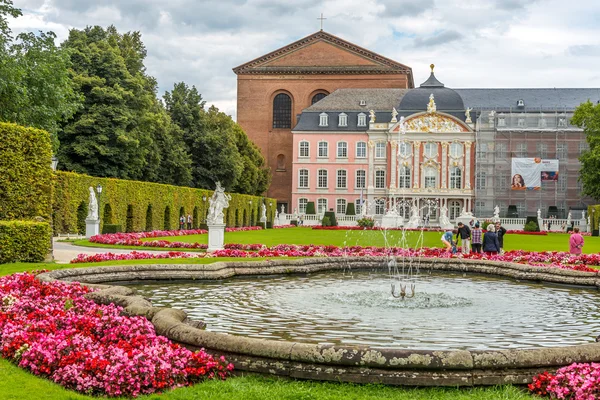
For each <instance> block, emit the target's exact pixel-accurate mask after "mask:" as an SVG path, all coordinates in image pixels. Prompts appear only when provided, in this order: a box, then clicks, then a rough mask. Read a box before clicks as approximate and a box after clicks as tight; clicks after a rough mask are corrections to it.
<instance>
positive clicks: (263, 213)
mask: <svg viewBox="0 0 600 400" xmlns="http://www.w3.org/2000/svg"><path fill="white" fill-rule="evenodd" d="M260 221H261V222H266V221H267V206H265V203H262V204H261V205H260Z"/></svg>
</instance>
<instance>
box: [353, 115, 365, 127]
mask: <svg viewBox="0 0 600 400" xmlns="http://www.w3.org/2000/svg"><path fill="white" fill-rule="evenodd" d="M356 125H357V126H367V115H366V114H363V113H360V114H358V122H357V124H356Z"/></svg>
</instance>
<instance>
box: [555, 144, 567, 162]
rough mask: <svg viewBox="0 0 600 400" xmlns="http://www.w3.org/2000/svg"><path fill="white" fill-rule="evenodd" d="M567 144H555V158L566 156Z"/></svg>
mask: <svg viewBox="0 0 600 400" xmlns="http://www.w3.org/2000/svg"><path fill="white" fill-rule="evenodd" d="M567 149H568V147H567V144H566V143H557V144H556V158H558V159H559V160H564V159H565V158H567Z"/></svg>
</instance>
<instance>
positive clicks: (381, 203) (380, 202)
mask: <svg viewBox="0 0 600 400" xmlns="http://www.w3.org/2000/svg"><path fill="white" fill-rule="evenodd" d="M375 214H377V215H383V214H385V199H377V200H375Z"/></svg>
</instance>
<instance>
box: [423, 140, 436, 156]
mask: <svg viewBox="0 0 600 400" xmlns="http://www.w3.org/2000/svg"><path fill="white" fill-rule="evenodd" d="M437 148H438V145H437V143H425V147H424V148H423V154H424V155H425V157H428V158H433V157H435V156H437Z"/></svg>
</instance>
